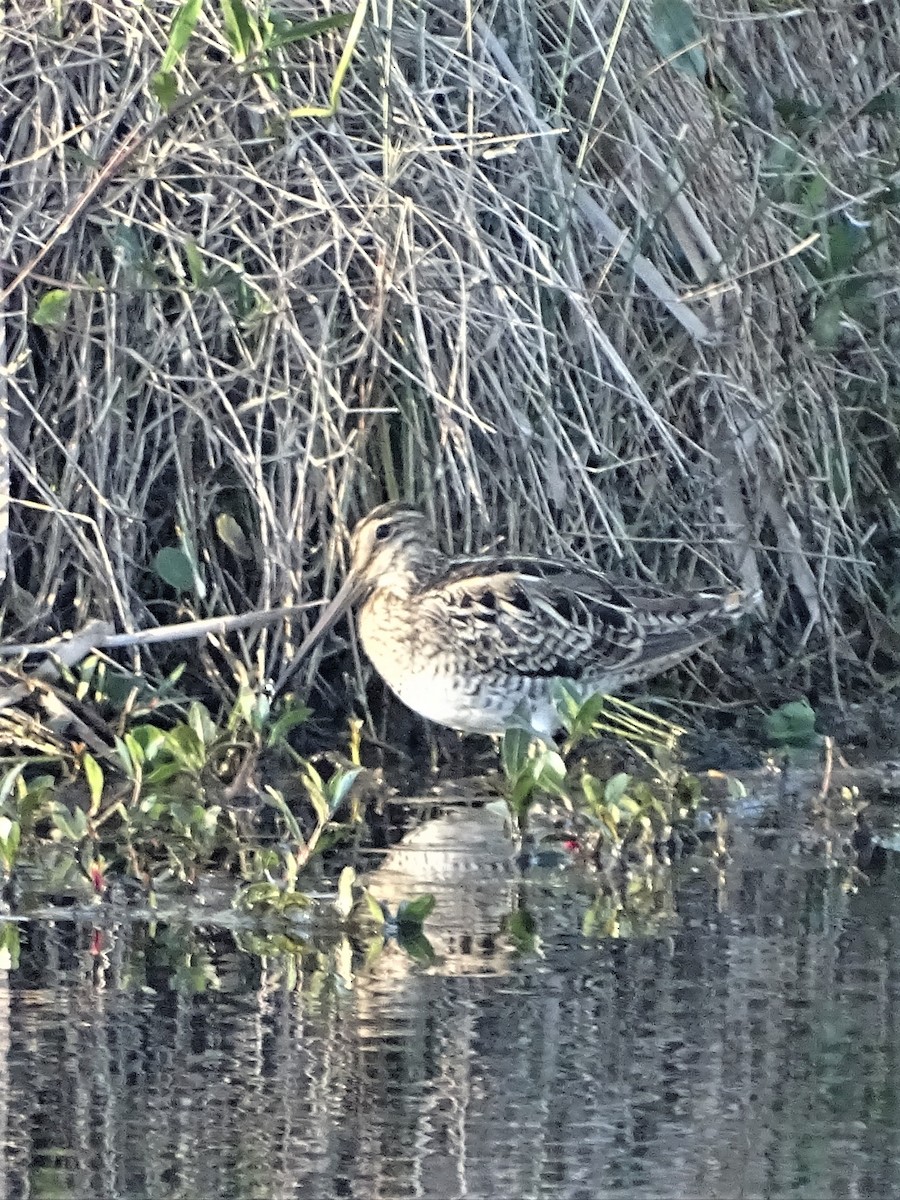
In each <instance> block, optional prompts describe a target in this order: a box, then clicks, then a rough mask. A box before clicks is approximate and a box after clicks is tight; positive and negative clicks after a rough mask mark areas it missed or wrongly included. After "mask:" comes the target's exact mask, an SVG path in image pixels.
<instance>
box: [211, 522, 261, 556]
mask: <svg viewBox="0 0 900 1200" xmlns="http://www.w3.org/2000/svg"><path fill="white" fill-rule="evenodd" d="M216 533H217V534H218V537H219V540H220V541H221V542H224V543H225V545H226V546H227V547H228V549H229V550H230V551H231V553H232V554H234V555H235V556H236V557H237V558H253V551H252V549H251V548H250V543H249V542H248V541H247V535H246V534H245V533H244V531H243V529H241V527H240V525H238V523H237V521H236V520H235V519H234V517H233V516H232V515H231V513H224V512H223V513H219V515H218V516H217V517H216Z"/></svg>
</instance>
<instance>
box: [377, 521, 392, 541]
mask: <svg viewBox="0 0 900 1200" xmlns="http://www.w3.org/2000/svg"><path fill="white" fill-rule="evenodd" d="M390 532H391V527H390V525H389V523H388V522H387V521H382V523H381V524H380V525H376V526H375V541H376V542H383V541H384V539H385V538H386V537H387V536H388V534H389V533H390Z"/></svg>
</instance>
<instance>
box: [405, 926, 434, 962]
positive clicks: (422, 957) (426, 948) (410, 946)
mask: <svg viewBox="0 0 900 1200" xmlns="http://www.w3.org/2000/svg"><path fill="white" fill-rule="evenodd" d="M397 943H398V945H400V946H402V947H403V949H404V950H405V951H406V953H407V954H408V955H409V957H410V958H412V959H414V960H415V961H416V962H417V963H420V964H421V965H422V966H423V967H427V966H429V965H430V964H431V963H433V962H434V961H435V960H436V959H437V955H436V954H435V952H434V947H433V946H432V944H431V942H429V940H428V938H427V937H426V936H425V934H424V933H423V932H422V930H421V928H420V927H419V926H416V927H415V928H410V929H408V928H406V927H405V926H404V928H402V929H400V928H398V930H397Z"/></svg>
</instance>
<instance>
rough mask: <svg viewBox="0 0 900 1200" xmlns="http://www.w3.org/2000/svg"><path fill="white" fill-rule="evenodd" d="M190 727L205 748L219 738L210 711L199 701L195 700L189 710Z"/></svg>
mask: <svg viewBox="0 0 900 1200" xmlns="http://www.w3.org/2000/svg"><path fill="white" fill-rule="evenodd" d="M188 725H190V727H191V729H193V731H194V733H196V735H197V737H198V738H199V739H200V741H201V742H202V744H203V745H204V746H210V745H212V743H213V742H214V741H215V740H216V738H217V737H218V736H219V731H218V729H216V726H215V722H214V721H213V719H212V717H211V716H210V715H209V709H208V708H207V707H206V705H205V704H201V703H200V702H199V700H194V701H193V702H192V703H191V706H190V708H189V709H188Z"/></svg>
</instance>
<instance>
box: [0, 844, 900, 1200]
mask: <svg viewBox="0 0 900 1200" xmlns="http://www.w3.org/2000/svg"><path fill="white" fill-rule="evenodd" d="M401 866H403V864H402V863H401ZM406 867H407V868H408V864H406ZM429 871H430V873H431V874H432V875H435V874H437V872H436V870H435V869H434V862H433V860H432V864H431V866H430V867H429ZM450 874H451V875H452V872H451V873H450ZM386 878H387V877H386ZM424 886H428V887H429V888H430V890H432V891H433V892H436V894H437V895H438V898H439V909H438V911H437V912H436V913H435V915H434V916H433V917H432V918H431V919H430V920H429V922H428V925H427V926H426V928H427V930H428V931H429V933H430V935H431V937H432V940H433V942H434V947H435V950H436V951H437V952H438V954H439V958H438V960H437V961H436V962H435V963H433V964H432V965H431V966H427V967H423V966H419V965H417V964H416V963H415V962H413V961H412V960H411V959H410V958H409V956H408V955H406V954H405V953H404V952H403V951H402V950H401V949H400V948H399V947H398V946H397V945H396V944H388V945H387V946H386V947H385V948H384V950H383V952H382V953H381V954H380V955H377V956H375V957H373V958H372V959H371V961H370V962H368V963H366V962H365V961H364V959H365V950H364V948H363V947H360V946H355V947H354V946H351V944H350V943H349V942H348V941H347V940H346V939H343V938H342V937H341V936H340V934H339V933H332V934H331V935H329V936H327V937H325V936H323V938H322V939H320V940H319V941H313V940H310V941H307V942H306V943H304V945H303V947H302V949H301V952H300V953H299V954H298V955H296V956H284V955H279V954H278V953H277V952H276V950H277V947H276V946H275V944H274V943H270V944H265V943H262V942H260V941H258V940H257V941H254V936H255V935H254V934H252V933H250V932H248V931H247V930H241V929H234V928H230V929H229V928H227V927H223V926H221V925H219V924H218V923H211V924H209V925H208V926H206V927H204V926H203V925H196V924H192V923H177V922H174V921H171V922H168V923H166V922H160V923H157V924H156V925H154V924H151V923H147V922H146V921H143V920H134V919H126V917H125V916H124V915H122V914H118V915H117V916H116V917H115V918H113V917H111V916H109V915H108V914H104V913H103V912H102V911H101V910H97V911H96V912H95V913H89V912H88V913H86V912H81V913H77V912H72V913H70V914H65V913H61V914H59V915H58V916H56V917H54V918H52V919H49V918H48V917H46V916H45V917H43V918H41V919H37V918H36V919H32V920H29V921H26V922H25V923H23V924H22V925H21V926H20V928H19V932H20V938H21V948H20V953H19V957H18V965H17V966H12V967H11V968H9V969H7V970H6V971H4V972H3V975H2V978H0V1039H2V1043H3V1053H2V1056H0V1144H2V1146H3V1154H4V1164H3V1167H4V1169H3V1171H2V1181H0V1195H2V1196H3V1197H4V1198H5V1197H19V1196H22V1197H24V1196H28V1197H35V1198H37V1197H45V1198H48V1197H65V1198H67V1200H68V1198H71V1197H82V1196H83V1197H88V1196H89V1197H101V1198H103V1200H106V1198H113V1197H128V1198H132V1197H133V1198H144V1197H160V1198H163V1197H165V1198H166V1200H169V1198H171V1197H185V1198H187V1197H191V1198H192V1200H193V1198H206V1197H215V1198H220V1197H221V1198H228V1197H235V1198H238V1197H240V1198H244V1197H247V1198H250V1197H260V1198H262V1197H266V1198H269V1197H298V1198H301V1197H302V1198H303V1200H328V1198H331V1197H360V1198H361V1200H362V1198H365V1200H381V1198H385V1200H400V1198H402V1197H423V1198H428V1200H451V1198H454V1197H469V1198H475V1200H487V1198H493V1197H497V1198H500V1200H518V1198H520V1197H521V1198H523V1200H524V1198H526V1197H554V1198H558V1197H565V1198H571V1200H598V1198H604V1197H627V1198H629V1200H641V1198H645V1197H646V1198H648V1200H649V1198H651V1197H652V1198H653V1200H663V1198H666V1197H672V1198H675V1197H678V1198H688V1197H697V1198H700V1197H703V1198H704V1200H706V1198H710V1197H715V1198H716V1200H729V1198H731V1197H735V1198H736V1197H741V1198H746V1200H750V1198H753V1197H766V1198H772V1200H774V1198H776V1197H790V1198H792V1200H793V1198H801V1197H808V1198H810V1200H812V1198H815V1200H821V1198H823V1197H840V1198H844V1197H879V1198H881V1197H888V1196H892V1195H898V1194H900V1136H898V1115H900V1114H898V1099H900V1015H898V1014H900V1006H898V998H900V968H898V961H900V960H898V954H897V951H898V946H900V904H898V901H900V896H898V873H897V869H896V865H895V858H894V855H892V854H889V855H888V861H887V864H886V866H885V867H884V869H883V871H882V872H881V874H880V875H878V876H877V877H874V878H873V879H872V881H871V882H869V883H864V882H863V883H862V884H860V886H858V887H857V886H856V884H855V883H854V877H853V873H852V871H851V869H850V868H849V867H848V866H847V864H846V863H845V862H843V860H842V859H841V856H840V855H836V856H831V855H830V853H825V852H823V851H821V847H819V848H818V849H817V848H816V847H813V848H812V849H809V848H807V849H805V850H803V851H802V852H799V853H798V850H797V842H796V839H785V840H784V842H780V841H776V842H775V843H774V844H770V843H769V841H768V840H767V841H766V842H765V843H764V844H762V845H761V844H759V841H758V839H753V838H752V837H750V838H748V839H747V840H746V843H745V844H737V845H736V846H735V849H734V857H733V859H732V860H731V861H730V862H724V861H723V862H714V861H711V860H709V859H707V860H702V859H696V858H694V859H691V860H689V861H688V862H686V863H685V864H683V865H682V866H681V867H679V868H678V870H677V871H676V872H675V873H674V875H673V874H672V872H669V871H665V872H660V873H659V874H658V875H657V876H656V877H655V880H653V881H651V882H650V883H648V884H647V885H646V886H645V888H644V891H643V893H641V891H640V890H639V889H636V890H634V891H633V892H632V893H631V894H629V893H628V891H627V889H625V890H623V891H622V892H620V893H613V894H606V895H600V896H598V893H597V881H596V879H595V878H592V877H589V876H587V875H584V874H579V873H577V872H571V871H569V872H563V871H553V870H537V871H532V872H530V873H528V874H526V875H525V876H524V877H523V876H521V875H517V874H515V872H512V871H504V870H497V871H492V870H490V869H489V867H488V866H487V865H486V864H481V865H479V866H478V868H477V869H476V870H474V871H469V872H468V873H466V872H462V873H461V874H459V875H456V876H455V877H452V878H449V879H437V881H435V880H434V879H432V880H431V881H430V882H428V883H427V884H426V883H425V882H424V881H423V880H419V881H415V880H410V879H408V878H407V879H406V880H405V882H404V880H403V878H402V877H399V878H397V879H393V880H392V879H390V878H388V881H387V883H386V884H385V890H386V892H388V893H390V892H391V891H392V889H395V888H397V889H399V891H401V892H402V891H404V890H405V891H406V892H407V894H409V893H411V892H414V891H416V890H417V889H418V890H421V888H422V887H424ZM588 912H592V913H593V916H592V917H591V918H589V920H588V925H589V927H591V928H592V929H593V932H592V933H591V935H590V936H586V935H585V933H584V932H583V930H584V925H585V917H586V914H587V913H588ZM511 914H519V915H518V917H515V916H514V917H511ZM522 914H527V917H528V919H527V920H526V919H524V918H523V915H522ZM531 928H534V929H535V930H536V933H537V935H538V937H539V941H538V943H537V944H532V945H529V944H528V943H527V939H526V941H524V942H523V940H522V930H523V929H525V930H527V929H531ZM616 935H618V936H616ZM626 935H627V936H626ZM517 947H518V948H517ZM261 951H265V952H266V953H264V954H263V953H261Z"/></svg>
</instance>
